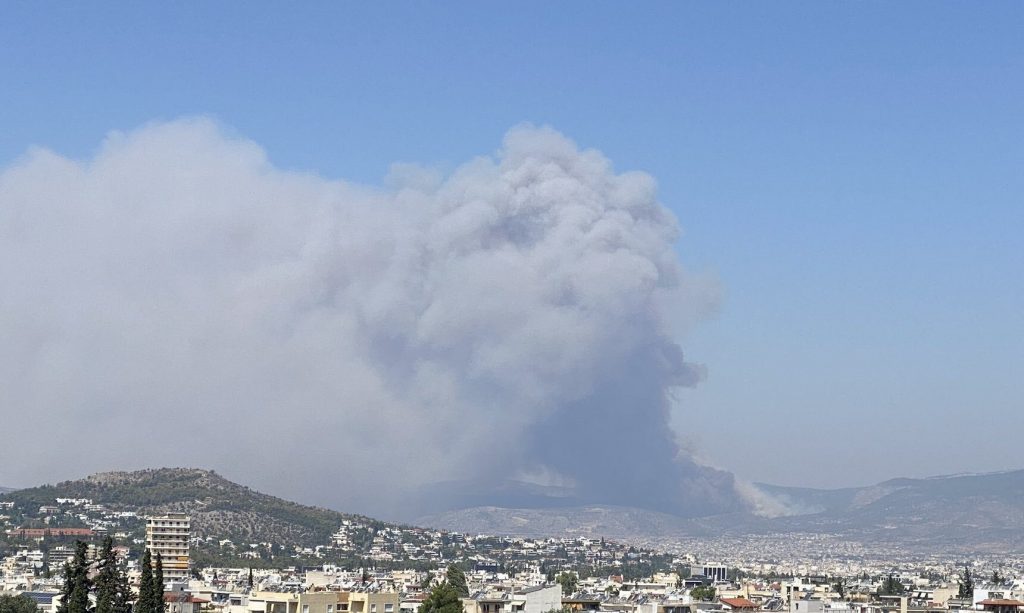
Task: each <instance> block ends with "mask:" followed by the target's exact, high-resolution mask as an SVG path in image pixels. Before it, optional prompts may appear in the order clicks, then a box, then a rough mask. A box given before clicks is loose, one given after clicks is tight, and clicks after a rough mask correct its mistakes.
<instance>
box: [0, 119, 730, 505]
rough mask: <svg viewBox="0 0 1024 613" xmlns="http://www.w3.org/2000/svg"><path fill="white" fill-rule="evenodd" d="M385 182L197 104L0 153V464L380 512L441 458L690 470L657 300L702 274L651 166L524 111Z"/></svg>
mask: <svg viewBox="0 0 1024 613" xmlns="http://www.w3.org/2000/svg"><path fill="white" fill-rule="evenodd" d="M387 185H388V187H387V188H380V189H374V188H367V187H361V186H357V185H353V184H349V183H345V182H342V181H334V180H327V179H324V178H321V177H318V176H315V175H311V174H301V173H294V172H284V171H281V170H278V169H276V168H274V167H273V166H272V165H270V164H269V163H268V162H267V160H266V157H265V155H264V153H263V151H262V150H261V149H260V148H259V147H258V146H257V145H255V144H254V143H252V142H249V141H245V140H240V139H237V138H231V137H228V136H226V135H225V133H224V132H223V131H222V130H220V129H219V128H218V126H216V125H215V124H214V123H213V122H211V121H209V120H206V119H189V120H181V121H175V122H171V123H163V124H153V125H149V126H146V127H143V128H141V129H139V130H137V131H134V132H131V133H127V134H122V133H115V134H113V135H111V136H110V137H109V138H108V139H107V140H106V142H105V143H104V144H103V146H102V148H101V149H100V150H99V152H98V153H97V154H96V155H95V157H94V158H92V159H91V160H88V161H85V162H79V161H74V160H70V159H67V158H64V157H61V156H60V155H57V154H55V153H52V152H50V151H47V150H42V149H35V150H32V151H30V152H28V153H27V154H26V155H25V156H24V157H23V158H22V159H21V160H19V161H18V162H17V163H15V164H13V165H11V166H10V167H8V168H7V169H6V170H4V171H3V172H2V174H0V274H2V278H3V279H4V280H5V290H4V291H3V294H2V296H0V338H3V339H4V342H3V344H2V346H0V390H2V391H0V394H2V396H0V398H2V401H0V412H2V417H3V430H4V431H5V432H4V437H3V438H4V444H3V445H2V446H0V477H3V478H4V479H6V480H8V481H9V482H13V483H18V484H30V483H33V482H35V481H37V480H41V479H47V480H53V479H55V478H64V477H75V476H80V475H82V474H85V473H87V472H92V471H96V470H108V469H115V468H131V467H143V466H158V465H191V466H206V467H214V468H218V469H220V470H222V471H223V472H225V473H226V474H227V475H228V476H230V477H234V478H237V479H240V480H243V481H245V482H247V483H251V484H254V485H257V486H261V487H265V488H267V489H271V490H272V491H273V492H274V493H279V494H282V495H290V496H294V497H298V498H301V499H303V500H311V501H316V502H321V503H327V504H332V505H334V506H336V507H342V508H345V509H353V510H363V511H370V512H383V513H385V514H389V512H390V511H394V509H393V505H395V504H399V501H401V500H402V496H403V493H404V492H407V491H408V490H409V488H412V487H414V486H416V485H417V484H421V483H427V482H433V481H439V480H462V479H464V480H475V481H479V480H488V479H490V480H497V479H506V478H513V477H515V475H519V474H543V475H546V476H547V477H546V478H548V479H555V480H558V481H559V482H572V483H576V484H581V487H583V488H587V487H590V488H591V490H592V491H593V490H594V489H595V488H596V484H597V483H599V482H602V481H605V482H609V481H610V482H615V481H619V482H622V481H630V480H632V479H633V475H634V473H635V472H636V471H637V469H638V468H639V467H644V470H646V471H649V472H650V471H653V472H654V473H656V474H659V475H660V478H661V479H662V480H663V482H665V483H669V486H668V487H669V489H670V490H672V491H673V492H676V490H679V489H681V488H683V486H680V485H677V483H679V482H681V481H687V480H690V481H692V480H694V479H697V480H700V479H702V477H701V475H700V471H696V472H694V471H693V470H691V468H692V467H688V466H687V465H686V464H687V463H686V462H685V461H683V462H677V461H675V460H674V458H675V455H676V451H677V449H676V447H675V443H674V441H673V435H672V433H671V431H669V429H668V426H667V411H668V403H669V399H670V394H671V391H672V389H673V388H674V387H677V386H681V385H693V384H695V383H696V382H697V381H698V380H699V379H700V377H701V373H702V370H701V368H699V367H696V366H693V365H691V364H688V363H687V362H685V361H683V359H682V354H681V352H680V351H679V348H678V346H677V345H676V343H675V342H674V340H673V336H672V334H671V333H670V331H669V330H668V329H667V327H668V326H667V323H666V322H667V321H668V319H669V318H671V317H673V316H674V315H675V314H676V313H678V312H687V313H689V312H699V311H701V310H702V309H703V308H704V307H706V306H707V305H708V304H710V303H712V302H713V301H714V295H713V292H712V291H709V290H708V289H707V285H706V284H703V283H698V282H696V281H691V279H690V278H689V277H687V275H685V274H684V272H683V271H682V270H681V268H680V266H679V263H678V261H677V257H676V254H675V252H674V249H673V245H674V243H675V241H676V240H677V237H678V230H677V225H676V221H675V219H674V217H673V215H672V214H671V213H670V212H669V211H668V210H667V209H666V208H664V207H663V206H662V205H661V204H659V203H658V201H657V199H656V195H655V184H654V181H653V180H652V179H651V177H649V176H648V175H645V174H643V173H636V172H632V173H624V174H616V173H615V172H614V171H613V170H612V168H611V165H610V164H609V162H608V160H607V159H605V158H604V157H603V156H602V155H601V154H600V153H599V152H597V151H593V150H584V151H581V150H579V149H578V148H577V147H576V146H575V145H574V144H573V143H572V142H570V141H569V140H567V139H566V138H565V137H563V136H561V135H560V134H558V133H556V132H554V131H552V130H550V129H543V128H541V129H538V128H533V127H521V128H516V129H513V130H512V131H510V132H509V133H508V134H507V136H506V138H505V141H504V143H503V146H502V147H501V149H500V150H499V152H498V153H497V154H496V155H495V156H494V157H483V158H479V159H476V160H473V161H471V162H469V163H467V164H465V165H464V166H462V167H460V168H459V169H457V170H456V171H455V172H454V173H452V174H451V175H450V176H448V177H438V176H436V174H435V173H431V172H428V171H424V170H422V169H419V168H416V167H412V166H400V167H396V168H395V170H394V172H393V173H392V176H391V177H390V179H389V181H388V182H387ZM570 427H572V428H576V427H579V428H580V432H579V433H578V437H577V433H574V432H570V431H567V428H570ZM595 438H597V439H598V440H595ZM559 440H561V445H562V446H563V448H562V449H560V450H555V451H552V452H551V453H549V447H550V445H551V444H552V443H551V441H559ZM617 442H621V443H625V444H627V445H629V449H628V452H623V453H621V456H622V457H621V458H620V459H617V460H613V461H600V462H597V463H593V462H592V463H591V464H592V466H591V467H590V468H588V467H587V466H588V463H587V462H581V461H578V459H576V458H575V457H574V455H573V453H574V452H573V449H575V453H576V454H580V453H586V450H588V449H593V448H594V446H608V447H607V448H606V451H607V450H609V449H619V447H618V446H617ZM570 448H571V449H570ZM617 453H618V452H617ZM680 467H682V468H680ZM588 484H589V485H588ZM627 490H628V488H627ZM674 495H675V494H673V496H674ZM390 514H391V515H394V514H396V513H394V512H390Z"/></svg>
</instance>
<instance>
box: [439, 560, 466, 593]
mask: <svg viewBox="0 0 1024 613" xmlns="http://www.w3.org/2000/svg"><path fill="white" fill-rule="evenodd" d="M445 581H447V582H448V585H450V586H452V587H453V588H455V591H456V592H458V594H459V597H460V598H468V597H469V584H468V583H467V582H466V573H465V572H464V571H463V570H462V568H460V567H459V565H458V564H452V565H451V566H449V567H448V571H447V572H446V573H445Z"/></svg>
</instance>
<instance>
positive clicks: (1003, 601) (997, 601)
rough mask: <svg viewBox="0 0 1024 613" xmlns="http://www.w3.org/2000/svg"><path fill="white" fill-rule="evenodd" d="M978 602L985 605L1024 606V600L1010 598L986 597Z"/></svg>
mask: <svg viewBox="0 0 1024 613" xmlns="http://www.w3.org/2000/svg"><path fill="white" fill-rule="evenodd" d="M978 604H980V605H981V606H983V607H984V606H986V605H988V606H990V607H1024V602H1021V601H1019V600H1011V599H1009V598H986V599H985V600H982V601H981V602H979V603H978Z"/></svg>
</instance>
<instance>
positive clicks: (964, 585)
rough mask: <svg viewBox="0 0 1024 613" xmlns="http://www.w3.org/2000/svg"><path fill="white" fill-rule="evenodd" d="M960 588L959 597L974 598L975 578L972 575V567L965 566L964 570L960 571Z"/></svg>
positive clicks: (957, 595)
mask: <svg viewBox="0 0 1024 613" xmlns="http://www.w3.org/2000/svg"><path fill="white" fill-rule="evenodd" d="M959 583H960V590H959V591H958V592H957V594H956V597H957V598H974V578H973V577H971V569H970V568H967V567H966V566H964V572H962V573H960V579H959Z"/></svg>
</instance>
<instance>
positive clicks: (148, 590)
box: [135, 549, 156, 613]
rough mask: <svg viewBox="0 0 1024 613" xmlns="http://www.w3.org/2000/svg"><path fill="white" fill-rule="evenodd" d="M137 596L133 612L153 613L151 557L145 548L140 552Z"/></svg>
mask: <svg viewBox="0 0 1024 613" xmlns="http://www.w3.org/2000/svg"><path fill="white" fill-rule="evenodd" d="M141 566H142V568H141V569H140V570H141V573H142V574H141V577H140V579H139V598H138V600H136V601H135V613H154V611H153V609H154V607H155V605H156V602H155V600H154V598H153V593H154V591H155V590H154V589H153V557H152V555H151V554H150V553H149V549H146V550H145V551H144V552H143V554H142V564H141Z"/></svg>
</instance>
